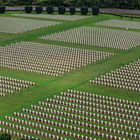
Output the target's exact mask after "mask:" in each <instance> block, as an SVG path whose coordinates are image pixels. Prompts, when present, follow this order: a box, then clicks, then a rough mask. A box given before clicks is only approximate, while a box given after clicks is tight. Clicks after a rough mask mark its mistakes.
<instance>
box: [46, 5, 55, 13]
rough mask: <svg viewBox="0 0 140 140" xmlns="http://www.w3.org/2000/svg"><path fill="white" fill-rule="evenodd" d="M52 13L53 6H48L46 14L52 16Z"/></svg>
mask: <svg viewBox="0 0 140 140" xmlns="http://www.w3.org/2000/svg"><path fill="white" fill-rule="evenodd" d="M53 12H54V7H53V6H48V7H47V13H48V14H53Z"/></svg>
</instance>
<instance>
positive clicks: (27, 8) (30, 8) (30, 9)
mask: <svg viewBox="0 0 140 140" xmlns="http://www.w3.org/2000/svg"><path fill="white" fill-rule="evenodd" d="M32 10H33V8H32V7H31V6H30V7H25V12H26V13H31V12H32Z"/></svg>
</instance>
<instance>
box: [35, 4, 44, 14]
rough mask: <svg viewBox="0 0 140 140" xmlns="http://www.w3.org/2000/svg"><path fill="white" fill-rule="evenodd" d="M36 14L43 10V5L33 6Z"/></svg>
mask: <svg viewBox="0 0 140 140" xmlns="http://www.w3.org/2000/svg"><path fill="white" fill-rule="evenodd" d="M35 10H36V13H37V14H41V13H42V11H43V7H41V6H39V7H36V8H35Z"/></svg>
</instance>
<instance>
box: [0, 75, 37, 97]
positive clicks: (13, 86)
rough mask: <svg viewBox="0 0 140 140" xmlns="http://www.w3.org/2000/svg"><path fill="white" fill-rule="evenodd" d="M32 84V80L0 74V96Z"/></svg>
mask: <svg viewBox="0 0 140 140" xmlns="http://www.w3.org/2000/svg"><path fill="white" fill-rule="evenodd" d="M34 85H35V83H34V82H29V81H25V80H19V79H14V78H10V77H5V76H0V97H6V96H7V95H9V94H14V93H15V92H20V91H21V90H22V89H25V88H29V87H31V86H34Z"/></svg>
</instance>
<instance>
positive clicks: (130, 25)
mask: <svg viewBox="0 0 140 140" xmlns="http://www.w3.org/2000/svg"><path fill="white" fill-rule="evenodd" d="M97 25H101V26H106V27H117V28H125V29H138V30H140V23H139V22H136V21H126V20H114V19H112V20H106V21H102V22H98V23H97Z"/></svg>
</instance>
